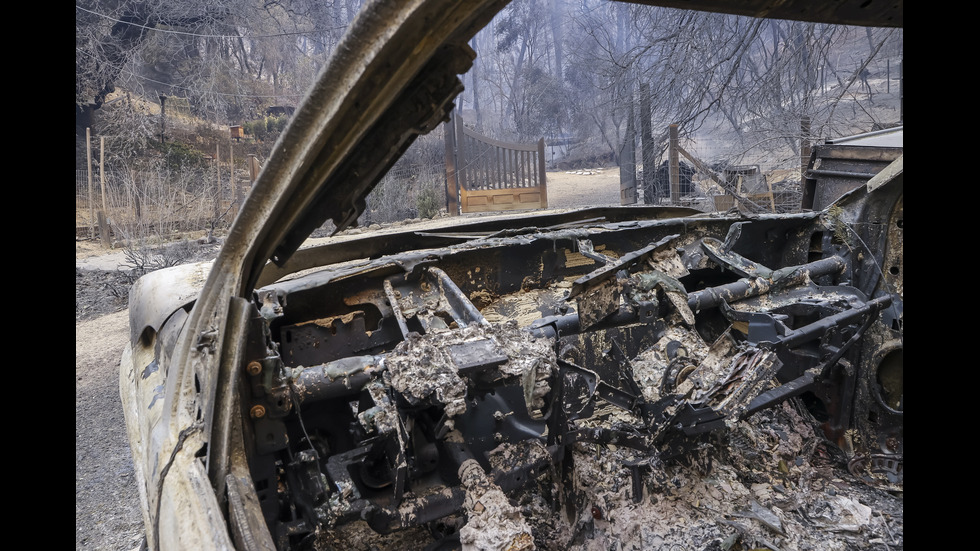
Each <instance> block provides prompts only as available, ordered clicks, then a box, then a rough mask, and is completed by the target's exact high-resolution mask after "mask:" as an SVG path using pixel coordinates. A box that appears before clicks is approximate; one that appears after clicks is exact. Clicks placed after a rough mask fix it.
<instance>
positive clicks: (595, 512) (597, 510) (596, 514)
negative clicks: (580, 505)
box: [592, 505, 602, 520]
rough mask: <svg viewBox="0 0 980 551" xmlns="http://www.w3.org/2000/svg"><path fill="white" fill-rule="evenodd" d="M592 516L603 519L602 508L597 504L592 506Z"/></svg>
mask: <svg viewBox="0 0 980 551" xmlns="http://www.w3.org/2000/svg"><path fill="white" fill-rule="evenodd" d="M592 518H594V519H596V520H602V509H600V508H599V507H598V506H596V505H593V506H592Z"/></svg>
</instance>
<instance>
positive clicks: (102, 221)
mask: <svg viewBox="0 0 980 551" xmlns="http://www.w3.org/2000/svg"><path fill="white" fill-rule="evenodd" d="M99 187H100V188H101V189H102V212H101V213H99V233H100V234H101V235H102V246H103V247H105V248H107V249H108V248H109V247H110V246H111V245H112V242H111V239H110V236H109V220H108V218H109V205H108V204H107V202H106V198H105V136H99Z"/></svg>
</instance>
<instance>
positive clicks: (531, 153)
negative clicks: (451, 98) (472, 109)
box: [445, 113, 548, 215]
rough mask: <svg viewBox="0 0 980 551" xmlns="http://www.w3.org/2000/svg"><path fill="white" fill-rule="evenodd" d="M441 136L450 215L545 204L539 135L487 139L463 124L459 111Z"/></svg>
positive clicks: (545, 196)
mask: <svg viewBox="0 0 980 551" xmlns="http://www.w3.org/2000/svg"><path fill="white" fill-rule="evenodd" d="M445 136H446V197H447V199H448V201H447V207H448V211H449V214H450V215H456V214H459V213H460V212H464V213H465V212H485V211H498V210H520V209H537V208H547V207H548V187H547V183H546V181H545V168H544V138H542V139H540V140H538V143H536V144H518V143H508V142H502V141H500V140H495V139H493V138H488V137H486V136H482V135H480V134H478V133H476V132H474V131H473V130H471V129H469V128H466V127H465V126H463V120H462V117H460V116H459V114H458V113H453V114H452V115H451V118H450V120H449V122H447V123H446V126H445Z"/></svg>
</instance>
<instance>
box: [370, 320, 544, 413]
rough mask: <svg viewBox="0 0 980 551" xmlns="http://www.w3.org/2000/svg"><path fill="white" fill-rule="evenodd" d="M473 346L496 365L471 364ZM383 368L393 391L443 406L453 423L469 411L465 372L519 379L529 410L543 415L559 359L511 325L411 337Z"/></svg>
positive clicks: (410, 399)
mask: <svg viewBox="0 0 980 551" xmlns="http://www.w3.org/2000/svg"><path fill="white" fill-rule="evenodd" d="M470 348H473V349H475V350H476V351H478V352H479V353H480V354H479V356H481V357H490V358H492V363H491V364H487V365H476V366H473V365H470V364H467V363H466V362H467V358H468V356H467V350H468V349H470ZM385 365H386V367H387V369H388V371H389V372H390V373H391V383H392V387H393V388H394V389H395V390H396V391H398V392H399V393H400V394H401V395H402V397H404V398H405V399H406V401H407V402H408V403H409V404H412V405H419V404H435V405H440V406H442V407H443V408H445V412H446V416H447V417H448V418H450V419H451V418H453V417H456V416H457V415H459V414H462V413H463V412H465V411H466V388H467V383H466V380H464V377H466V375H465V374H464V372H466V373H474V374H475V375H473V376H479V377H483V378H488V377H489V378H510V377H512V378H516V379H518V380H520V381H521V383H522V385H523V386H524V391H525V398H526V402H527V404H528V407H529V408H530V409H531V410H537V411H540V410H541V409H542V408H543V407H544V405H545V403H544V398H545V396H546V395H547V394H548V392H549V390H550V386H549V385H548V377H549V376H550V375H551V373H552V371H553V370H554V369H556V365H557V360H556V357H555V353H554V350H553V349H552V348H551V346H550V344H549V343H548V341H547V340H546V339H536V338H534V337H533V336H531V335H529V334H528V333H526V332H524V331H521V330H520V328H519V327H518V326H517V324H516V323H514V322H513V321H510V322H506V323H502V324H490V323H485V324H471V325H468V326H465V327H461V328H458V329H452V330H450V329H448V328H447V329H444V330H437V331H432V332H430V333H426V334H425V335H419V334H417V333H412V334H409V336H408V337H407V338H406V339H405V340H404V341H402V342H401V343H399V344H398V346H397V347H395V349H394V350H393V351H392V352H391V353H389V354H388V355H387V356H386V360H385Z"/></svg>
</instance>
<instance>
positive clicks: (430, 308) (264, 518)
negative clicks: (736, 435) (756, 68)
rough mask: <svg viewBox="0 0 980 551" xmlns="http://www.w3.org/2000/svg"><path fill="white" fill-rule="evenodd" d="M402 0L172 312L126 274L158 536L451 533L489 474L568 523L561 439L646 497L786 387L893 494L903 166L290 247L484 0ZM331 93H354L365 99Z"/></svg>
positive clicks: (407, 111) (133, 425) (491, 7)
mask: <svg viewBox="0 0 980 551" xmlns="http://www.w3.org/2000/svg"><path fill="white" fill-rule="evenodd" d="M653 3H654V4H658V5H664V4H663V3H661V2H653ZM418 4H419V5H420V6H421V7H412V8H409V7H404V8H395V7H391V6H387V7H385V6H383V5H382V3H378V5H374V4H371V5H370V6H369V8H368V10H367V11H368V14H367V16H365V18H364V19H363V20H362V21H361V22H360V23H359V24H360V25H361V26H360V27H358V28H357V29H355V31H361V32H362V35H365V34H366V35H371V36H372V37H373V38H372V40H376V42H371V43H370V44H368V45H365V46H363V47H362V48H360V49H358V48H357V47H351V48H349V50H348V53H346V54H345V55H347V56H348V57H349V58H350V59H342V60H340V61H339V62H338V63H337V66H338V67H351V66H356V67H360V68H361V70H362V72H363V74H362V75H361V76H357V75H354V76H350V75H348V74H347V73H343V71H340V70H339V69H336V68H335V67H334V66H333V65H331V67H330V68H328V69H327V71H326V73H325V76H323V77H322V78H321V80H320V81H319V82H320V83H319V84H318V85H317V87H316V89H314V90H313V91H312V92H311V95H310V98H309V99H308V101H307V102H306V103H305V104H304V106H303V108H302V109H301V110H300V111H298V112H297V116H296V120H295V121H294V122H293V123H291V124H292V126H291V127H290V129H289V132H288V134H287V135H285V136H284V137H283V138H282V139H281V142H280V143H279V144H278V145H277V151H276V152H277V153H278V154H279V155H278V156H276V157H275V158H274V159H272V160H270V163H269V165H268V166H267V167H266V168H264V170H263V174H262V176H261V177H260V180H259V182H258V184H257V186H256V189H255V190H253V192H252V194H251V195H250V196H249V198H248V201H247V202H246V204H245V205H244V207H243V210H242V215H240V216H239V219H238V220H236V223H235V226H234V227H233V228H232V232H231V233H232V235H231V236H230V237H229V240H228V242H229V244H230V245H229V246H226V247H225V249H224V250H223V251H222V253H221V255H220V256H219V257H218V259H217V260H216V261H215V263H214V265H213V266H212V267H211V268H210V272H208V273H205V274H202V275H200V276H199V277H200V278H201V279H202V280H203V279H204V278H206V283H205V285H204V287H203V289H204V290H203V291H201V293H200V294H199V295H198V294H194V293H192V292H191V291H187V292H184V291H182V290H180V291H179V292H174V291H170V292H169V296H170V297H171V298H170V301H169V302H170V303H173V302H174V301H177V302H178V304H177V306H178V307H176V308H172V309H166V308H165V305H164V304H162V303H153V302H152V301H147V304H137V303H136V302H135V301H138V300H146V297H147V296H149V295H151V294H152V291H153V288H154V285H157V284H156V283H154V282H153V279H152V278H146V280H145V281H144V280H141V281H140V282H139V283H137V287H136V288H134V292H133V293H132V295H133V296H134V297H137V298H135V299H133V300H134V302H131V311H132V312H133V313H132V314H131V315H132V328H133V343H132V344H131V346H130V349H129V350H128V351H127V357H126V358H124V361H123V365H122V367H121V370H122V371H121V374H122V376H121V381H120V384H121V387H122V394H123V401H124V405H125V408H126V411H127V425H128V430H129V431H130V434H131V441H133V442H136V443H137V444H135V445H134V450H133V453H134V459H135V462H136V463H137V464H138V465H140V467H139V468H138V469H137V470H138V471H139V472H140V474H139V476H140V478H141V491H142V497H143V499H144V502H145V503H144V505H145V509H146V511H145V520H146V525H147V541H148V545H149V547H150V548H152V549H165V548H186V545H187V544H188V542H191V543H192V544H193V546H194V547H195V548H211V547H213V548H240V549H281V550H282V549H312V548H316V545H317V544H316V542H317V540H318V538H324V537H330V534H334V533H340V532H342V531H343V530H345V529H353V527H359V528H357V529H361V528H362V527H364V526H367V527H368V528H369V529H370V531H371V532H373V533H376V534H380V535H385V534H393V533H397V532H400V531H409V530H416V529H422V530H425V531H427V533H429V534H433V539H434V540H435V541H436V543H434V544H433V546H432V547H430V548H432V549H454V548H458V547H459V546H460V542H461V541H463V542H464V543H465V542H466V541H467V538H468V537H471V535H467V533H466V532H465V531H461V530H460V526H461V525H462V524H465V523H466V519H467V518H471V519H472V518H475V516H476V513H480V512H483V511H485V510H487V509H492V508H493V507H494V502H493V501H492V500H490V499H489V498H484V499H479V496H487V495H490V494H491V493H493V492H502V493H503V494H504V495H511V496H512V495H516V494H518V493H520V492H525V491H533V492H538V493H540V494H541V495H542V496H543V497H542V499H543V500H544V502H545V503H546V504H547V506H548V507H551V508H553V510H555V511H561V513H562V514H563V515H564V518H566V519H570V520H569V522H570V523H571V524H573V525H574V524H576V523H578V522H580V521H578V520H576V519H579V518H580V517H581V516H582V512H583V511H586V512H588V510H589V508H590V507H591V505H590V504H589V502H588V500H587V499H585V498H584V497H583V495H582V494H581V492H579V491H578V490H577V489H576V483H575V482H574V481H573V480H572V471H573V467H574V464H575V461H576V454H577V453H578V452H577V451H576V450H578V448H579V447H580V446H581V445H583V444H600V445H605V446H615V447H617V448H620V449H625V450H629V452H630V456H629V457H630V459H629V460H626V461H623V462H622V464H621V465H619V468H621V469H622V470H624V471H626V472H628V473H629V476H630V480H631V486H630V487H629V488H628V492H629V495H630V496H631V498H632V499H634V500H637V501H639V500H640V499H643V497H644V496H648V495H650V494H655V493H656V492H658V491H660V487H659V486H658V485H659V484H661V482H658V479H657V477H656V476H649V475H650V474H651V473H653V472H656V471H657V470H658V469H660V468H661V467H662V466H663V465H665V464H669V463H671V462H678V461H680V462H683V461H689V460H690V459H691V456H692V455H696V454H697V453H698V450H699V449H700V447H701V444H702V443H703V442H704V441H705V440H706V439H709V438H711V439H719V438H721V439H724V438H726V433H727V431H728V430H729V429H730V428H731V427H732V426H733V424H734V423H736V422H738V421H739V420H742V419H746V418H748V417H750V416H752V415H754V414H757V413H758V412H760V411H764V410H767V409H769V408H774V407H777V406H779V405H780V404H783V403H785V402H787V401H790V400H792V401H793V402H794V403H796V404H799V405H800V407H801V408H803V409H805V411H806V412H807V414H808V415H809V416H810V417H811V419H812V420H813V422H814V426H815V427H816V428H817V430H819V431H820V432H821V434H822V435H823V437H824V438H825V439H826V441H827V442H830V443H831V444H833V446H835V448H836V449H837V450H838V456H837V458H838V460H839V461H840V462H842V463H843V464H845V465H846V467H847V469H848V471H850V473H851V474H852V475H853V476H855V477H858V478H860V479H862V480H864V481H865V482H866V483H867V484H871V485H881V486H885V487H893V488H901V485H902V483H903V445H904V443H903V440H904V436H903V431H904V425H903V405H904V398H903V383H902V381H903V373H902V369H903V327H902V324H903V296H904V288H903V266H902V248H903V233H902V232H903V216H904V210H903V209H904V206H903V205H904V201H903V197H904V195H903V173H902V171H901V165H899V166H898V170H892V171H889V172H888V177H887V178H884V177H882V178H876V179H874V180H873V181H871V182H868V183H867V185H861V186H859V187H856V188H855V189H853V190H851V191H849V192H848V193H845V194H844V195H843V196H842V197H841V198H840V199H838V200H837V201H836V202H834V204H833V205H832V206H830V207H829V208H827V209H824V210H821V211H805V212H802V213H797V214H762V215H758V214H755V215H751V216H747V215H743V214H741V213H739V212H737V211H731V212H728V213H710V214H708V213H701V212H698V211H694V210H692V209H684V208H679V207H652V206H651V207H622V208H617V207H608V208H603V207H595V208H586V209H581V210H577V211H572V212H565V213H560V214H553V213H529V214H520V215H508V216H500V217H496V218H487V219H474V220H473V221H470V222H459V221H456V222H455V223H453V224H451V225H444V226H442V227H439V228H435V229H426V230H410V229H409V230H405V231H404V232H401V233H390V234H386V235H384V236H367V237H363V238H360V239H354V240H342V241H337V242H334V243H328V244H325V245H321V246H318V247H315V248H309V249H300V245H301V244H302V242H303V239H305V237H306V236H307V235H308V234H309V233H310V231H312V230H313V229H315V228H317V227H319V226H320V225H322V224H323V222H324V221H325V220H327V219H332V220H333V221H334V222H335V223H336V226H337V228H338V229H343V228H345V227H348V226H350V225H352V224H353V223H355V221H356V219H357V216H358V214H359V213H360V211H361V210H363V196H364V195H365V194H366V193H367V192H368V191H370V189H371V188H372V187H373V185H374V184H375V183H376V182H377V180H378V179H379V178H380V177H381V175H383V173H384V170H385V169H386V168H387V167H388V166H390V164H391V163H392V162H393V160H394V159H396V158H397V156H398V154H399V153H400V152H402V151H404V149H405V148H406V147H407V145H408V144H409V143H411V140H412V139H414V136H417V135H418V134H420V133H424V132H426V131H428V130H431V129H432V128H433V127H434V126H435V125H436V124H438V123H439V122H441V121H442V120H443V119H444V118H445V116H446V113H447V112H448V109H451V108H452V99H453V98H454V97H455V95H456V94H457V93H459V90H460V84H459V82H458V80H456V77H455V75H456V74H459V73H461V72H465V70H466V67H467V65H466V58H467V56H470V57H471V56H472V55H475V54H474V52H472V50H469V49H468V47H467V46H466V38H467V37H468V36H470V35H471V34H472V33H473V32H475V30H474V29H478V28H479V27H480V26H482V25H483V24H485V23H486V21H488V20H489V18H490V17H491V16H492V14H493V13H494V12H495V11H496V10H499V9H500V7H501V5H502V4H503V3H502V2H463V3H458V5H457V3H452V4H453V5H454V6H455V7H453V8H452V9H448V8H447V7H446V5H445V4H446V3H445V2H432V1H429V2H424V1H423V2H418ZM745 4H746V6H747V7H746V9H750V10H751V11H750V12H749V14H758V13H760V10H762V8H761V7H753V5H752V4H751V3H745ZM797 4H798V3H797ZM701 5H703V6H705V9H708V8H716V9H717V8H718V3H716V2H702V3H701ZM898 6H899V8H898V12H897V13H898V22H897V24H898V25H901V19H900V17H901V4H900V3H899V4H898ZM371 10H375V11H373V12H372V11H371ZM855 10H857V8H855ZM855 13H864V16H865V17H868V18H869V19H870V20H871V21H870V22H879V23H880V22H881V20H880V19H877V18H878V17H882V15H881V14H870V15H869V14H867V13H866V12H855ZM434 14H439V15H438V16H436V15H434ZM831 16H832V14H831ZM814 17H816V16H814ZM820 17H822V16H820ZM887 17H891V18H894V17H895V12H894V11H892V10H887ZM433 19H438V21H437V22H438V23H440V24H445V25H447V26H448V27H449V28H448V30H445V31H441V32H442V33H443V34H440V35H436V34H433V33H434V31H432V30H431V28H432V27H433V26H436V25H435V23H434V22H433V21H432V20H433ZM863 22H864V23H869V21H863ZM888 24H890V25H894V24H896V23H895V21H894V19H889V22H888ZM392 28H394V29H396V30H395V31H392V30H391V29H392ZM403 29H408V30H407V31H403ZM402 32H404V33H407V34H406V35H405V36H402V35H400V34H398V33H402ZM372 33H374V34H372ZM386 33H388V34H386ZM375 35H376V37H375ZM433 36H434V38H432V37H433ZM427 41H428V42H427ZM406 43H408V44H421V45H422V46H419V49H421V50H424V53H425V54H426V55H428V56H429V57H425V56H421V59H420V60H414V58H412V57H411V55H410V54H411V52H410V51H405V52H395V53H393V52H394V50H397V49H398V47H399V46H400V45H404V44H406ZM377 44H381V45H382V46H381V47H378V46H377ZM441 44H448V46H445V47H442V46H437V45H441ZM403 49H405V50H410V48H403ZM379 52H380V53H379ZM396 54H397V55H396ZM358 55H363V56H364V57H365V58H366V59H367V61H365V62H363V63H361V64H360V65H358V63H360V61H358V59H359V58H358V57H357V56H358ZM399 55H400V56H403V57H404V58H405V61H404V63H403V64H402V65H399V64H400V63H401V59H402V58H401V57H398V56H399ZM373 56H378V57H379V58H380V59H382V60H383V62H378V61H377V59H375V57H373ZM386 56H388V57H386ZM392 56H393V57H392ZM352 60H353V61H352ZM388 65H390V66H395V67H402V69H399V70H398V71H395V72H394V73H393V72H392V71H391V70H390V67H388ZM337 82H341V83H345V85H347V89H346V91H344V92H338V91H337V90H336V89H337V88H338V87H337V86H334V84H335V83H337ZM382 82H383V83H384V84H379V83H382ZM327 84H330V86H328V85H327ZM379 86H380V87H381V88H380V89H379V90H377V91H376V92H372V93H371V94H367V93H363V91H364V90H368V89H372V90H373V89H374V88H375V87H379ZM386 87H390V89H389V88H386ZM343 94H347V95H343ZM338 95H340V96H342V97H340V99H334V98H335V96H338ZM348 96H353V97H355V98H356V101H361V102H372V101H373V102H374V103H372V104H371V105H370V106H368V107H369V109H365V108H364V106H360V110H359V111H357V113H358V114H359V115H360V116H361V118H357V117H355V116H354V115H348V114H347V112H346V111H344V109H345V106H346V105H348V104H349V103H351V102H354V103H356V101H355V100H354V99H350V98H349V97H348ZM376 98H381V99H376ZM345 102H346V103H345ZM365 112H366V113H369V115H363V113H365ZM363 118H370V120H368V121H367V124H366V129H361V128H360V125H362V124H363V123H365V121H364V120H361V119H363ZM338 121H339V122H338ZM348 153H351V154H353V157H351V156H349V155H348ZM311 159H312V160H311ZM898 162H899V163H901V160H899V161H898ZM266 183H268V185H266V186H263V184H266ZM277 217H278V218H279V219H280V221H277V222H276V223H275V224H274V225H272V227H271V228H270V227H268V226H267V225H264V224H263V223H264V222H267V221H268V220H272V219H274V218H277ZM234 243H239V245H237V246H232V245H233V244H234ZM186 277H190V276H189V275H187V276H186ZM141 297H142V298H141ZM542 487H547V488H549V490H547V491H543V490H541V488H542ZM189 496H190V497H189ZM474 496H476V497H474ZM500 507H503V508H505V509H506V508H507V507H508V504H507V502H506V500H504V503H503V505H500ZM508 514H510V515H511V516H510V517H508V518H510V519H511V520H514V521H515V522H516V523H517V524H520V522H521V519H520V518H519V517H520V514H519V512H518V513H514V512H513V511H510V513H508ZM515 515H516V516H515ZM504 516H507V515H504ZM587 516H590V515H587ZM188 519H194V520H188ZM202 523H206V525H207V527H206V528H202V527H201V525H202ZM471 529H472V527H471ZM530 538H531V535H530V534H529V533H528V531H527V530H521V529H518V530H515V531H514V532H513V537H512V538H511V539H509V540H508V541H507V542H506V545H505V546H502V547H501V548H511V549H531V548H533V546H534V543H533V541H531V539H530Z"/></svg>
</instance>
